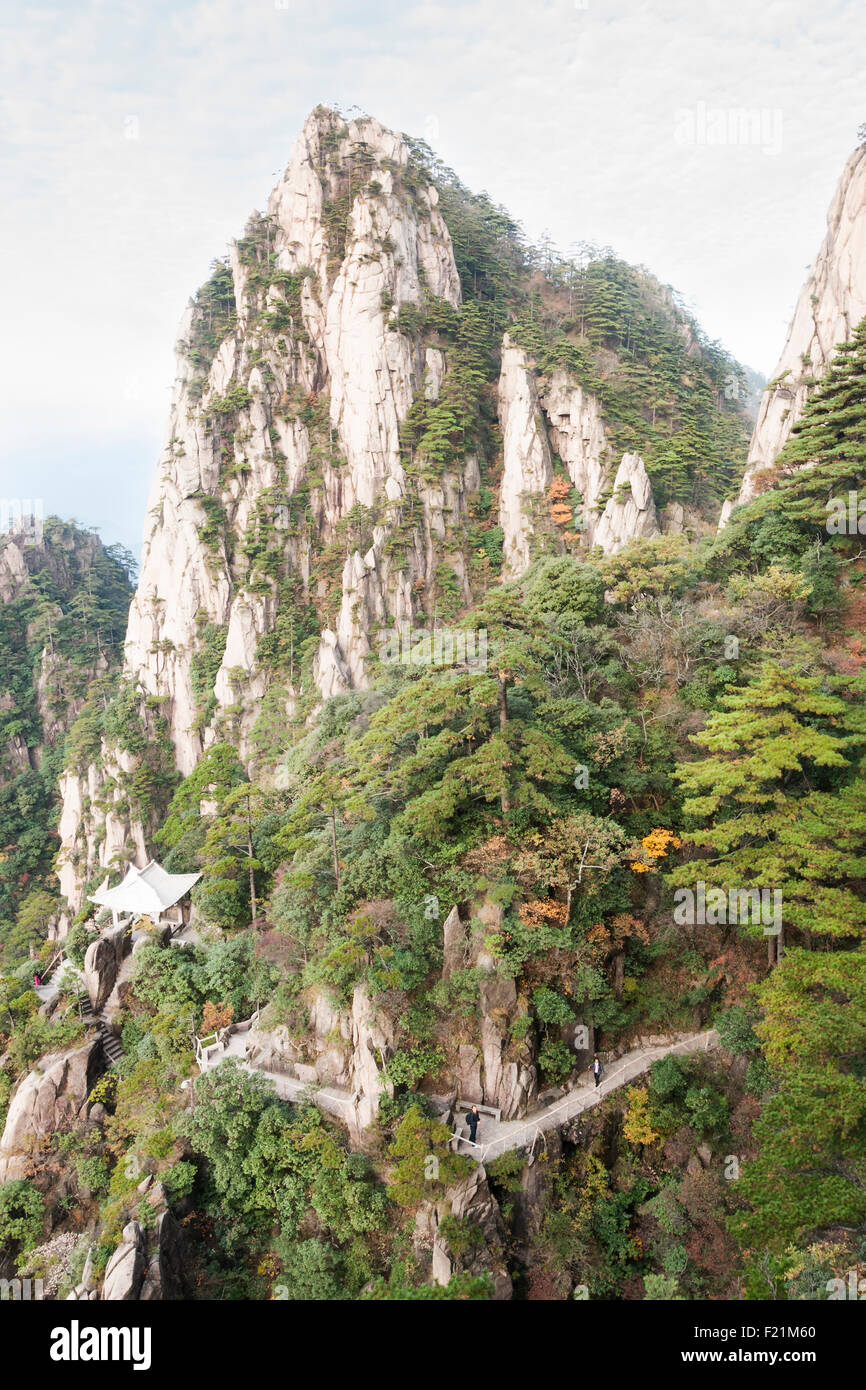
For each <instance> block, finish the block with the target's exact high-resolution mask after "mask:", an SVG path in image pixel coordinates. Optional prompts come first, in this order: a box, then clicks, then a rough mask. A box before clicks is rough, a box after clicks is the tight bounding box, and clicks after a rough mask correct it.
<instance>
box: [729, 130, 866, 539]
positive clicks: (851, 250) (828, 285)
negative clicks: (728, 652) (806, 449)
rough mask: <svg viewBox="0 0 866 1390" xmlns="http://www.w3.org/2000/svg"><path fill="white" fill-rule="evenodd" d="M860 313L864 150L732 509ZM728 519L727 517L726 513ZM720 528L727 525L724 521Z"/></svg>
mask: <svg viewBox="0 0 866 1390" xmlns="http://www.w3.org/2000/svg"><path fill="white" fill-rule="evenodd" d="M864 313H866V146H862V145H861V146H860V147H859V148H858V149H857V150H855V151H854V153H853V154H852V155H851V157H850V159H849V160H848V162H847V164H846V165H845V168H844V170H843V172H842V177H841V179H840V180H839V184H838V187H837V189H836V192H835V194H834V196H833V201H832V202H831V204H830V207H829V210H828V212H827V234H826V236H825V237H824V241H823V243H822V245H821V249H820V250H819V252H818V256H817V259H816V260H815V263H814V265H813V266H812V268H811V271H810V273H809V278H808V279H807V281H806V283H805V285H804V286H803V288H802V290H801V291H800V297H799V299H798V300H797V307H796V309H795V310H794V317H793V319H792V320H791V326H790V328H789V329H788V337H787V339H786V341H785V346H784V348H783V349H782V355H781V357H780V358H779V363H778V366H777V367H776V370H775V372H774V373H773V376H772V379H771V382H770V384H769V386H768V387H767V389H766V390H765V392H764V394H763V397H762V398H761V405H760V409H759V412H758V419H757V421H756V423H755V428H754V431H753V433H752V439H751V443H750V445H749V461H748V464H747V468H746V473H745V476H744V477H743V482H742V486H741V488H740V494H739V497H738V499H737V500H738V504H742V503H744V502H749V501H751V499H752V498H753V497H754V496H755V495H756V493H757V492H758V491H760V474H761V473H762V471H763V470H765V469H767V468H769V467H770V466H771V465H772V463H773V461H774V460H775V458H776V455H777V454H778V453H779V450H780V449H781V448H782V445H783V444H784V443H785V441H786V440H787V438H788V436H789V434H790V433H791V428H792V426H793V425H794V424H795V422H796V421H797V420H798V419H799V418H800V416H801V415H802V413H803V407H804V406H805V404H806V399H807V397H808V395H809V391H810V389H811V386H810V383H811V382H814V381H816V380H819V379H820V378H821V376H823V374H824V372H825V371H826V369H827V367H828V366H829V364H830V362H831V361H832V360H833V356H834V351H835V349H836V347H837V346H838V345H839V343H842V342H845V340H846V339H847V338H850V336H851V334H852V333H853V331H854V329H855V328H856V327H857V325H858V323H859V322H860V320H861V319H862V317H863V315H864ZM728 515H730V512H729V513H728ZM725 520H727V517H726V518H725Z"/></svg>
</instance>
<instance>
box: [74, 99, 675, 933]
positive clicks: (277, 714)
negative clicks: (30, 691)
mask: <svg viewBox="0 0 866 1390" xmlns="http://www.w3.org/2000/svg"><path fill="white" fill-rule="evenodd" d="M461 303H462V296H461V284H460V279H459V276H458V271H457V265H456V262H455V255H454V248H453V246H452V240H451V236H450V234H449V231H448V227H447V226H446V223H445V220H444V218H443V216H442V213H441V211H440V196H439V193H438V191H437V188H436V187H435V186H434V184H433V182H432V181H431V177H428V175H427V174H426V173H424V171H423V169H422V167H421V166H420V165H419V164H418V163H417V161H416V160H415V159H414V156H413V153H412V150H411V149H410V146H409V143H408V142H407V141H406V140H405V139H404V138H403V137H401V136H398V135H396V134H394V133H393V132H391V131H389V130H386V129H385V128H384V127H383V126H381V125H380V124H379V123H378V122H377V121H375V120H373V119H370V118H363V119H357V120H352V121H348V122H347V121H346V120H344V119H343V118H342V117H341V116H339V115H338V114H336V113H335V112H332V111H329V110H325V109H323V108H318V109H317V110H316V111H315V112H313V114H312V115H311V116H310V117H309V119H308V120H307V122H306V124H305V126H304V129H303V131H302V133H301V135H300V137H299V139H298V141H297V143H296V145H295V147H294V149H293V151H292V154H291V158H290V161H289V164H288V167H287V169H286V172H285V174H284V176H283V178H282V179H281V180H280V182H279V184H278V185H277V187H276V188H275V189H274V191H273V193H272V194H271V196H270V198H269V200H268V204H267V209H266V212H265V213H264V214H259V213H256V214H254V215H253V217H252V218H251V219H250V222H249V224H248V226H247V229H246V233H245V235H244V236H243V237H241V238H240V239H239V240H238V241H237V242H236V243H235V244H234V245H233V246H232V248H231V253H230V256H229V261H228V264H219V263H217V264H216V265H215V268H214V271H213V274H212V276H211V278H210V280H209V281H208V282H207V283H206V284H205V285H204V286H203V287H202V289H201V290H200V291H199V292H198V294H197V295H196V297H195V299H194V300H193V301H192V302H191V303H190V305H189V307H188V309H187V312H186V314H185V316H184V319H183V322H182V324H181V329H180V334H179V339H178V344H177V377H176V382H175V386H174V391H173V396H172V404H171V410H170V416H169V423H168V429H167V434H166V444H165V448H164V450H163V453H162V456H161V459H160V462H159V466H158V469H157V473H156V478H155V480H154V485H153V491H152V495H151V499H150V505H149V509H148V514H147V521H146V526H145V538H144V550H143V559H142V567H141V576H140V579H139V583H138V588H137V591H136V593H135V597H134V599H133V602H132V606H131V609H130V614H129V626H128V631H127V638H126V646H125V677H126V680H127V682H128V686H129V688H130V689H131V690H134V691H135V692H136V698H137V700H138V716H137V717H138V718H139V719H140V720H141V721H142V722H143V725H144V727H145V728H146V730H147V737H148V740H149V742H150V744H151V745H155V744H157V743H159V742H169V741H170V746H171V751H172V757H173V760H174V763H175V764H176V766H177V768H178V769H179V771H180V772H181V773H182V774H184V775H185V774H188V773H189V772H191V771H192V769H193V768H194V767H195V765H196V763H197V761H198V759H199V758H200V756H201V754H202V752H203V751H204V750H205V749H207V748H208V747H209V746H211V745H212V744H213V743H214V742H215V741H217V740H219V739H223V738H226V739H229V740H230V741H231V742H232V743H234V745H235V746H236V747H237V748H238V749H239V752H240V754H241V757H242V758H243V759H244V760H245V761H246V762H247V764H248V765H249V766H250V767H252V766H253V765H255V764H257V763H258V765H262V762H263V760H264V762H265V763H266V762H267V757H268V747H269V745H268V739H269V737H270V733H269V731H272V730H273V729H274V728H276V729H279V728H280V727H284V726H285V724H286V721H287V720H289V719H291V718H305V717H307V716H308V715H309V714H310V713H311V711H312V709H313V708H314V706H315V704H316V703H317V702H318V701H321V699H327V698H329V697H331V696H333V695H336V694H339V693H340V692H342V691H345V690H348V689H352V688H356V689H357V688H363V687H364V686H365V685H366V684H367V683H368V681H369V678H370V656H371V652H375V648H376V644H377V638H378V637H379V636H380V635H381V634H382V633H383V632H385V631H386V630H388V629H391V628H399V627H401V626H402V625H403V624H404V623H410V624H414V623H418V622H421V623H423V624H424V626H425V627H426V626H433V625H435V624H437V623H441V621H442V618H441V612H442V611H443V610H442V603H441V600H442V594H443V592H445V593H446V594H447V595H448V602H449V603H451V602H452V598H453V597H456V600H457V602H458V604H468V603H470V602H471V601H472V599H473V598H474V597H477V596H478V595H479V593H480V592H481V591H482V590H483V588H484V586H485V585H486V584H487V583H489V582H490V580H491V579H496V578H498V577H499V574H498V573H497V572H495V571H494V572H493V573H491V572H490V567H489V566H488V569H487V571H486V572H482V571H481V570H479V562H478V559H477V557H478V555H479V554H483V551H480V550H479V542H478V539H477V536H478V525H479V518H480V517H481V516H482V512H481V510H480V502H479V499H480V497H481V495H482V493H486V494H488V495H489V496H491V498H492V499H493V503H494V505H495V504H496V502H497V500H498V521H499V525H500V527H501V530H502V552H503V566H502V575H503V576H504V577H506V578H509V577H515V576H518V575H520V574H522V573H523V572H524V571H525V570H526V569H527V568H528V566H529V564H530V563H531V561H532V559H533V558H534V556H535V554H536V553H537V551H538V549H539V545H542V548H544V547H546V548H548V549H549V548H550V547H551V546H553V547H554V548H556V547H559V548H560V549H561V548H562V545H563V543H564V542H563V541H562V539H561V535H560V534H558V533H557V532H556V528H555V526H554V525H553V524H552V523H551V521H550V516H549V512H550V507H549V505H548V496H547V494H548V493H549V491H550V488H551V484H552V482H553V480H554V475H555V473H556V470H564V474H563V473H562V471H560V474H559V476H560V479H561V480H563V479H564V475H567V478H568V479H569V480H570V482H571V484H572V486H573V488H574V489H575V490H576V491H577V493H579V495H580V503H579V506H578V508H577V514H576V515H575V517H574V525H575V528H576V534H575V535H573V536H572V538H571V542H570V543H571V544H572V545H573V546H576V547H577V548H579V549H580V550H582V551H584V552H585V551H586V549H587V548H588V547H590V546H592V545H595V544H597V545H600V546H601V547H602V549H603V550H604V551H606V552H608V553H610V552H613V551H615V550H617V549H619V548H620V547H621V546H623V545H625V544H627V543H628V541H629V540H631V539H633V538H634V537H636V536H650V535H653V534H655V532H656V530H657V529H658V523H657V520H656V511H655V506H654V502H653V497H652V489H651V487H650V482H649V478H648V476H647V473H646V469H645V468H644V465H643V462H642V460H641V459H640V457H639V456H638V455H637V454H626V455H625V456H624V457H623V458H622V461H621V463H620V464H619V465H618V466H617V462H616V458H615V457H614V456H613V450H612V447H611V444H610V442H609V432H608V430H607V428H606V425H605V422H604V420H603V419H602V412H601V409H600V406H599V403H598V401H597V400H596V399H595V398H594V396H593V395H592V394H591V393H590V392H589V391H588V390H586V389H585V388H584V387H583V386H582V385H581V384H580V382H579V381H578V380H576V378H575V376H574V374H573V373H572V372H570V371H569V370H566V368H564V367H562V368H557V369H555V370H554V371H553V372H552V373H551V374H549V375H546V376H542V375H540V374H539V373H538V370H537V368H536V366H535V364H534V363H533V361H532V360H531V359H530V358H529V357H528V355H527V353H526V351H525V350H524V349H523V348H521V347H518V346H516V344H515V343H514V342H512V340H511V338H510V337H509V336H508V334H507V333H506V334H505V335H504V339H503V341H502V346H501V371H500V373H499V383H498V419H499V425H500V428H501V435H502V450H501V456H500V455H497V453H496V443H495V441H494V443H493V444H492V445H490V446H489V447H488V449H487V454H488V456H486V457H481V456H480V451H479V450H478V449H476V448H475V447H474V446H468V447H467V446H464V447H463V448H462V449H460V448H457V447H456V446H455V444H454V439H455V436H456V434H457V433H458V432H459V428H460V427H458V426H457V425H456V424H452V423H449V422H448V420H447V419H446V420H445V424H444V426H443V425H441V422H439V424H437V425H436V428H434V429H432V431H431V429H430V427H429V426H430V418H429V409H432V408H433V407H435V406H436V405H437V403H438V402H440V400H444V401H445V406H446V408H448V409H451V408H453V406H454V401H455V398H456V399H458V400H459V398H460V395H461V392H462V391H463V387H462V386H461V384H460V382H461V378H460V377H459V375H458V369H459V355H460V351H461V346H460V345H461V334H460V330H459V328H457V329H455V327H454V325H455V323H456V322H459V315H460V313H461V312H463V311H462V309H461ZM449 315H450V320H449ZM455 316H457V317H456V318H455ZM419 322H423V323H426V324H427V325H428V329H427V330H425V331H418V324H419ZM448 322H450V325H451V328H450V335H449V331H444V330H443V332H442V333H440V332H439V331H438V329H437V328H436V327H435V325H436V324H437V323H439V324H442V323H446V324H447V323H448ZM431 323H432V324H434V327H433V328H432V329H429V325H430V324H431ZM455 364H457V365H455ZM484 390H487V391H488V392H489V393H490V395H491V396H493V395H494V393H495V391H496V388H495V386H494V382H493V381H492V380H491V381H490V382H489V383H488V384H487V385H486V386H485V387H484ZM446 398H447V399H446ZM428 408H429V409H428ZM424 409H428V415H427V416H426V417H425V420H426V425H425V428H426V429H427V435H425V436H424V439H422V442H421V444H420V445H417V440H416V443H415V444H413V445H412V446H407V444H406V431H407V429H411V426H412V422H413V420H414V421H416V422H417V420H418V419H419V418H420V415H419V411H421V412H422V413H423V410H424ZM491 413H492V412H491ZM436 429H439V435H438V436H437V435H436ZM422 433H423V430H422ZM431 434H432V436H434V437H435V438H438V440H439V442H440V443H441V441H442V439H443V437H444V438H445V440H446V442H447V447H446V448H445V450H444V453H440V454H438V455H437V453H436V450H435V438H434V443H432V444H431V443H430V442H429V440H430V437H431ZM425 441H426V442H425ZM443 459H446V460H447V461H444V462H443ZM496 516H497V514H496V512H493V514H492V516H491V517H490V519H489V520H488V521H487V522H486V523H484V524H486V525H488V526H489V525H490V524H491V522H492V521H493V520H494V519H496ZM473 528H474V529H473ZM539 537H541V538H542V539H541V540H540V539H539ZM493 553H495V547H493ZM482 570H483V566H482ZM451 611H453V608H452V609H451ZM157 720H162V721H164V723H163V725H162V726H160V727H158V726H157ZM163 730H164V732H163ZM140 759H141V754H140V753H137V752H136V751H135V750H134V749H131V748H129V747H125V746H122V745H120V744H119V743H118V742H117V740H116V739H113V738H112V737H106V738H104V739H103V741H102V745H101V749H100V752H99V756H98V757H97V758H95V759H94V760H93V762H92V763H91V765H89V766H87V765H80V766H76V767H69V768H67V771H66V775H65V777H64V779H63V814H62V818H61V824H60V833H61V840H62V851H61V855H60V860H59V866H60V876H61V884H62V889H63V892H64V894H65V895H66V898H67V899H68V901H69V903H70V905H71V906H72V907H73V908H74V909H78V907H79V906H80V905H81V903H82V901H83V898H84V895H85V891H86V885H87V883H88V882H92V881H93V880H94V879H95V878H96V877H97V876H101V875H102V874H103V873H104V872H105V870H106V869H115V870H119V869H121V868H122V867H123V865H124V864H125V863H126V862H128V861H129V860H131V859H133V860H136V861H138V862H143V860H144V859H145V857H146V844H147V841H148V838H149V834H150V832H151V831H152V829H153V828H154V827H153V825H151V824H149V823H148V819H147V816H146V815H144V814H143V813H142V812H141V810H140V807H137V805H136V800H135V797H134V796H130V794H129V788H130V786H131V785H132V783H133V782H134V780H135V777H136V771H137V768H138V765H139V762H140Z"/></svg>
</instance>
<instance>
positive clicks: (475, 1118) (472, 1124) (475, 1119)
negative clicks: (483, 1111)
mask: <svg viewBox="0 0 866 1390" xmlns="http://www.w3.org/2000/svg"><path fill="white" fill-rule="evenodd" d="M480 1119H481V1116H480V1115H479V1113H478V1106H477V1105H473V1107H472V1109H471V1110H470V1111H469V1114H468V1115H467V1116H466V1123H467V1125H468V1126H469V1138H470V1139H471V1140H472V1143H473V1144H474V1143H475V1136H476V1134H477V1133H478V1123H479V1121H480Z"/></svg>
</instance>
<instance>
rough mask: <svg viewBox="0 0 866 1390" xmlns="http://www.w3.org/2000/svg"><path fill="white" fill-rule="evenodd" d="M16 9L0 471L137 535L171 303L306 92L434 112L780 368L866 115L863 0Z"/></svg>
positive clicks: (461, 148) (0, 78)
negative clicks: (741, 116) (745, 115)
mask: <svg viewBox="0 0 866 1390" xmlns="http://www.w3.org/2000/svg"><path fill="white" fill-rule="evenodd" d="M0 16H2V18H0V147H2V148H0V171H2V205H0V247H2V265H3V268H4V272H5V273H4V276H3V281H4V283H3V291H2V318H3V332H2V342H0V353H2V362H0V393H2V394H0V400H2V408H3V409H2V433H0V496H5V497H22V496H23V497H39V498H41V499H42V503H43V507H44V510H45V513H46V514H48V513H49V512H59V513H60V514H62V515H65V516H75V517H77V518H78V519H79V520H81V521H85V522H87V523H89V524H96V525H99V526H100V527H101V528H102V532H103V535H104V536H105V538H106V539H107V540H115V539H121V540H123V541H124V542H126V543H127V544H129V545H130V546H132V547H133V548H135V549H138V545H139V540H140V535H141V530H142V524H143V518H144V509H145V504H146V498H147V492H148V488H149V484H150V480H151V476H152V474H153V472H154V468H155V464H156V460H157V456H158V453H159V449H160V445H161V442H162V437H163V431H164V428H165V421H166V413H167V406H168V399H169V388H170V384H171V379H172V373H173V362H172V347H173V343H174V337H175V331H176V327H177V323H178V320H179V318H180V315H181V312H182V310H183V307H184V304H185V302H186V300H187V298H188V297H189V296H190V294H191V293H192V292H193V291H194V290H195V288H196V287H197V286H198V285H199V284H200V283H201V281H202V280H203V279H204V278H205V277H206V275H207V272H208V267H209V264H210V262H211V260H212V259H213V258H214V257H215V256H217V255H221V254H222V253H223V252H224V251H225V248H226V244H227V242H228V240H229V239H230V238H231V237H232V236H235V235H238V234H239V233H240V232H241V231H242V229H243V225H244V223H245V221H246V218H247V216H248V214H249V213H250V211H251V210H252V209H253V208H254V207H258V208H262V207H263V206H264V204H265V201H266V199H267V194H268V192H269V191H270V188H271V187H272V185H273V183H274V182H275V179H276V176H277V174H278V172H279V171H280V170H282V169H283V168H284V167H285V164H286V163H287V161H288V155H289V150H290V147H291V144H292V141H293V140H294V138H295V136H296V134H297V133H298V130H299V129H300V126H301V124H302V123H303V120H304V118H305V116H306V115H307V113H308V112H309V110H310V109H311V108H312V107H313V106H315V105H316V104H317V103H318V102H324V103H326V104H327V103H337V104H339V105H341V106H343V107H344V108H345V107H350V106H352V105H355V104H357V105H358V106H360V107H361V108H362V109H364V110H366V111H369V112H370V113H372V114H374V115H376V116H378V117H379V119H380V120H382V121H383V122H385V123H386V124H388V125H391V126H393V127H395V128H397V129H398V130H406V131H409V132H411V133H413V134H417V135H421V136H424V137H425V138H426V139H427V140H428V142H429V143H430V144H431V145H433V146H434V147H435V148H436V150H437V151H438V152H439V153H440V154H441V155H442V157H443V158H444V159H445V161H446V162H447V163H448V164H450V165H451V166H452V167H453V168H454V169H456V171H457V172H458V174H459V175H460V176H461V178H462V179H463V180H464V182H465V183H467V184H468V185H469V186H470V187H471V188H475V189H480V188H486V189H487V191H488V192H489V193H490V194H491V196H492V197H493V198H494V199H496V200H497V201H498V202H500V203H502V204H504V205H505V206H506V207H507V208H508V209H509V210H510V211H511V212H512V214H513V215H514V216H516V217H517V218H518V219H519V220H520V221H521V222H522V223H523V224H524V226H525V228H526V230H527V232H528V233H529V234H530V235H531V236H533V237H537V236H538V235H540V233H541V232H542V231H544V230H547V231H549V233H550V235H551V236H552V238H553V240H554V241H555V242H556V243H557V244H558V245H560V246H561V247H562V248H564V249H567V248H568V246H569V244H570V243H572V242H574V241H577V240H584V239H585V240H592V241H596V242H599V243H602V244H608V245H610V246H612V247H613V248H614V249H615V250H616V251H618V252H619V253H620V254H621V255H622V256H624V257H625V258H626V259H628V260H631V261H635V262H641V263H643V264H645V265H647V266H648V267H650V269H652V270H653V271H654V272H655V273H656V274H657V275H658V276H659V277H660V278H661V279H662V280H663V281H666V282H668V283H670V284H672V285H673V286H675V287H676V288H677V289H678V290H680V291H681V292H682V293H683V294H684V295H685V297H686V299H687V300H688V301H689V302H690V303H691V305H692V306H693V307H694V309H695V311H696V312H697V314H698V316H699V318H700V320H701V322H702V323H703V325H704V327H705V328H706V330H707V331H708V332H709V333H710V335H711V336H713V337H718V338H720V339H721V340H722V341H723V342H724V343H725V345H726V346H727V347H728V348H730V349H731V351H733V352H734V353H735V354H736V355H737V356H738V357H739V358H740V359H741V360H743V361H745V362H747V363H749V364H750V365H752V366H755V367H757V368H759V369H760V370H762V371H764V372H765V373H768V374H769V373H770V372H771V371H772V368H773V367H774V365H775V361H776V358H777V357H778V355H779V352H780V351H781V347H782V343H783V341H784V336H785V330H786V327H787V323H788V319H789V317H790V314H791V310H792V308H793V304H794V300H795V298H796V295H797V292H798V290H799V288H800V285H801V284H802V281H803V279H804V277H805V272H806V269H807V266H808V264H809V262H810V261H811V260H812V258H813V257H814V255H815V252H816V251H817V249H818V245H819V243H820V240H821V237H822V236H823V231H824V223H825V216H826V208H827V204H828V202H829V199H830V197H831V195H832V192H833V189H834V187H835V184H836V181H837V179H838V176H839V173H840V171H841V169H842V166H843V164H844V161H845V159H846V157H847V156H848V154H849V153H850V151H851V150H852V148H853V147H854V144H855V137H856V130H857V127H858V125H859V124H860V123H861V122H863V121H864V120H866V100H864V98H863V91H862V88H863V80H862V79H863V71H864V66H866V64H864V58H866V12H864V7H863V4H862V0H822V3H821V4H815V3H814V0H776V3H774V0H767V3H763V4H759V3H758V0H724V2H723V3H713V0H710V3H707V0H702V3H695V0H653V3H644V0H587V3H584V0H528V3H527V0H523V3H518V2H517V0H495V3H494V0H454V3H452V2H451V0H448V3H439V4H415V5H413V4H412V3H411V0H403V3H383V2H382V0H378V2H377V0H368V2H367V3H364V4H355V5H351V4H343V3H331V0H315V3H310V0H303V3H300V2H299V0H200V3H194V0H176V3H166V0H147V3H137V2H136V0H61V3H58V4H56V5H54V6H51V5H45V4H40V3H39V2H38V0H36V3H33V0H27V3H24V0H18V2H17V3H12V0H0ZM737 110H741V111H747V112H751V113H752V117H751V119H750V120H749V121H747V122H744V123H742V124H741V123H740V122H739V120H738V119H737V118H736V117H733V118H732V119H731V121H730V123H729V117H728V113H729V112H731V111H737ZM720 113H721V115H720ZM720 122H721V125H720ZM731 136H733V139H731V138H730V137H731ZM722 141H724V142H722Z"/></svg>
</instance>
